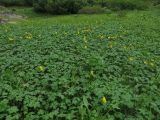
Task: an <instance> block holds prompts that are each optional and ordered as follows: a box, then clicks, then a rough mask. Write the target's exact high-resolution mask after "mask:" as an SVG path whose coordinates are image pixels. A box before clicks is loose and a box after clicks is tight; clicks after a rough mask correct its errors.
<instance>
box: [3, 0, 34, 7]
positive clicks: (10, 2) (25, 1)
mask: <svg viewBox="0 0 160 120" xmlns="http://www.w3.org/2000/svg"><path fill="white" fill-rule="evenodd" d="M32 3H33V0H0V4H1V5H5V6H31V5H32Z"/></svg>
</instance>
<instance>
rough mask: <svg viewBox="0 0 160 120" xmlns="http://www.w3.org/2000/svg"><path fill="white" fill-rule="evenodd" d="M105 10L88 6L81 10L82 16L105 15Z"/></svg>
mask: <svg viewBox="0 0 160 120" xmlns="http://www.w3.org/2000/svg"><path fill="white" fill-rule="evenodd" d="M104 12H105V8H102V7H101V6H92V7H90V6H86V7H83V8H82V9H80V10H79V13H80V14H98V13H104Z"/></svg>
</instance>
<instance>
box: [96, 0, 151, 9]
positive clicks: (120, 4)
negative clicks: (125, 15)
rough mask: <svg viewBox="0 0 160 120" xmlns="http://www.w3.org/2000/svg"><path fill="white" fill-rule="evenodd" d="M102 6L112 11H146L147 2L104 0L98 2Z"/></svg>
mask: <svg viewBox="0 0 160 120" xmlns="http://www.w3.org/2000/svg"><path fill="white" fill-rule="evenodd" d="M99 4H101V5H102V6H106V7H108V8H110V9H113V10H124V9H129V10H134V9H141V10H142V9H146V8H147V7H148V6H149V1H148V0H146V1H145V0H104V1H103V2H102V1H101V2H99Z"/></svg>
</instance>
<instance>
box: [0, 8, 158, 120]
mask: <svg viewBox="0 0 160 120" xmlns="http://www.w3.org/2000/svg"><path fill="white" fill-rule="evenodd" d="M26 9H27V12H26V11H25V10H24V9H19V10H17V11H16V12H17V13H18V14H22V15H23V14H24V15H27V16H28V18H27V19H26V20H25V21H18V22H16V23H14V24H3V25H2V24H1V25H0V119H1V120H5V119H6V120H23V119H24V120H158V119H159V118H160V89H159V87H160V27H159V26H160V14H159V13H160V12H159V10H158V9H152V10H143V11H137V10H134V11H127V12H126V11H121V12H114V13H111V14H99V15H63V16H62V15H61V16H52V15H47V16H46V15H39V14H37V13H32V12H31V11H30V8H26Z"/></svg>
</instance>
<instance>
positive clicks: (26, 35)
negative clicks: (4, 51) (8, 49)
mask: <svg viewBox="0 0 160 120" xmlns="http://www.w3.org/2000/svg"><path fill="white" fill-rule="evenodd" d="M25 38H26V39H29V40H31V39H32V34H31V33H27V32H26V34H25Z"/></svg>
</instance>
